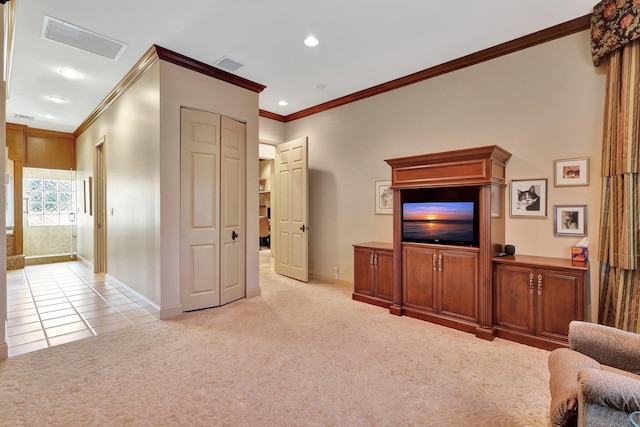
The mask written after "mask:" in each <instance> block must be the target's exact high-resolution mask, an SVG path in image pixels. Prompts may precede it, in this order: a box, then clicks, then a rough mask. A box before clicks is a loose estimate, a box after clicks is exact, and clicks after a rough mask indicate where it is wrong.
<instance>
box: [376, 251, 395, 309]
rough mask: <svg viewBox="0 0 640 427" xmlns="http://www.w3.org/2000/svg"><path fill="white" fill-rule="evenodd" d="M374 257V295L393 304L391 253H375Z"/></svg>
mask: <svg viewBox="0 0 640 427" xmlns="http://www.w3.org/2000/svg"><path fill="white" fill-rule="evenodd" d="M374 257H375V258H374V269H375V274H374V276H375V277H374V289H373V292H374V295H375V296H376V297H378V298H382V299H384V300H387V301H390V302H393V251H377V252H376V253H375V254H374Z"/></svg>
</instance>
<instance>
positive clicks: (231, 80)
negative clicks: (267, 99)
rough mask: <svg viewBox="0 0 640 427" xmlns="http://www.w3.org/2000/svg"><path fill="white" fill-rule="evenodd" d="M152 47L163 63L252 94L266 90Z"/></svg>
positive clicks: (234, 76)
mask: <svg viewBox="0 0 640 427" xmlns="http://www.w3.org/2000/svg"><path fill="white" fill-rule="evenodd" d="M154 47H155V49H156V52H157V54H158V56H159V57H160V59H162V60H163V61H167V62H171V63H172V64H176V65H179V66H181V67H183V68H187V69H189V70H192V71H195V72H198V73H200V74H204V75H207V76H209V77H213V78H216V79H218V80H222V81H224V82H227V83H231V84H234V85H236V86H240V87H241V88H244V89H248V90H251V91H253V92H257V93H260V92H262V91H263V90H265V89H266V86H264V85H261V84H259V83H255V82H252V81H251V80H247V79H245V78H242V77H238V76H236V75H234V74H231V73H228V72H226V71H224V70H220V69H219V68H215V67H212V66H211V65H208V64H205V63H204V62H200V61H197V60H195V59H192V58H189V57H187V56H184V55H181V54H179V53H177V52H173V51H171V50H169V49H165V48H163V47H160V46H158V45H154Z"/></svg>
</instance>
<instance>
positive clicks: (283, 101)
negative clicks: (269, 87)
mask: <svg viewBox="0 0 640 427" xmlns="http://www.w3.org/2000/svg"><path fill="white" fill-rule="evenodd" d="M278 105H279V106H281V107H284V106H285V105H289V103H288V102H287V101H285V100H284V99H283V100H282V101H278Z"/></svg>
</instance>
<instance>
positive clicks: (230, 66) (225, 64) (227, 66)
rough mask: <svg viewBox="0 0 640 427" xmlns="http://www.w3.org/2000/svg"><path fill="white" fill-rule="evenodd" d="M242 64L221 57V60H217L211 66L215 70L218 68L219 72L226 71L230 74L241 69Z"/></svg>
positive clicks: (226, 57)
mask: <svg viewBox="0 0 640 427" xmlns="http://www.w3.org/2000/svg"><path fill="white" fill-rule="evenodd" d="M243 65H244V64H242V63H240V62H238V61H235V60H233V59H231V58H229V57H228V56H223V57H222V58H220V59H218V60H217V61H216V62H215V63H214V64H213V66H214V67H216V68H220V69H221V70H225V71H228V72H230V73H233V72H234V71H236V70H237V69H238V68H240V67H242V66H243Z"/></svg>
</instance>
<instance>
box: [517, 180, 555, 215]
mask: <svg viewBox="0 0 640 427" xmlns="http://www.w3.org/2000/svg"><path fill="white" fill-rule="evenodd" d="M510 193H511V197H510V215H511V216H512V217H527V218H546V217H547V179H546V178H544V179H513V180H511V182H510Z"/></svg>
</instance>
